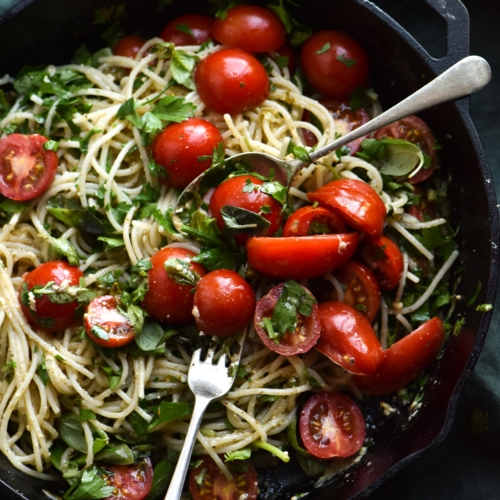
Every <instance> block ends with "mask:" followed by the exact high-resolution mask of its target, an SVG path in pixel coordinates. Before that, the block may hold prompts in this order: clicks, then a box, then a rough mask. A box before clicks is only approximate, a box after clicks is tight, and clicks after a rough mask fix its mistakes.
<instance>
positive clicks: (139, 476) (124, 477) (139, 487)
mask: <svg viewBox="0 0 500 500" xmlns="http://www.w3.org/2000/svg"><path fill="white" fill-rule="evenodd" d="M102 468H103V470H104V471H105V472H106V476H105V481H106V482H107V483H108V484H109V485H110V486H113V487H114V488H115V491H114V492H113V496H111V497H108V498H107V499H106V500H121V499H123V498H125V499H128V500H144V498H146V497H147V496H148V493H149V491H150V490H151V485H152V484H153V466H152V464H151V459H150V458H145V459H143V460H142V461H141V462H139V463H138V464H132V465H106V466H103V467H102Z"/></svg>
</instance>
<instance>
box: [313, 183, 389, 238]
mask: <svg viewBox="0 0 500 500" xmlns="http://www.w3.org/2000/svg"><path fill="white" fill-rule="evenodd" d="M307 197H308V198H309V199H310V200H311V201H317V202H318V203H319V204H320V205H322V206H325V207H327V208H330V209H332V210H334V211H335V212H336V213H337V214H338V215H339V217H340V218H341V219H342V220H343V221H344V222H345V223H346V224H347V225H348V226H351V227H353V228H355V229H357V230H358V231H361V232H363V233H367V234H369V235H371V236H380V235H381V234H382V230H383V228H384V221H385V216H386V215H387V211H386V209H385V205H384V202H383V201H382V198H380V196H379V195H378V194H377V192H376V191H375V190H374V189H373V188H372V187H371V186H370V185H369V184H366V182H363V181H358V180H355V179H340V180H338V181H332V182H329V183H328V184H325V185H324V186H322V187H320V188H319V189H316V191H312V192H311V193H308V195H307Z"/></svg>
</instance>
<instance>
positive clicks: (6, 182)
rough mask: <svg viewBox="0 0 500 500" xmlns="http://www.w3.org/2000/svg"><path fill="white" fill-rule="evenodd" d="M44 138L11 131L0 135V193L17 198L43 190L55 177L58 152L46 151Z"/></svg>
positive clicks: (22, 199) (27, 198)
mask: <svg viewBox="0 0 500 500" xmlns="http://www.w3.org/2000/svg"><path fill="white" fill-rule="evenodd" d="M47 140H48V139H47V138H45V137H43V136H41V135H38V134H32V135H22V134H11V135H8V136H7V137H4V138H3V139H0V193H1V194H3V195H4V196H6V197H7V198H10V199H11V200H16V201H27V200H32V199H33V198H36V197H37V196H40V195H41V194H43V193H44V192H45V191H46V190H47V188H48V187H49V185H50V184H51V183H52V181H53V180H54V177H55V176H56V171H57V163H58V159H57V154H56V153H54V151H45V150H44V148H43V145H44V144H45V143H46V142H47Z"/></svg>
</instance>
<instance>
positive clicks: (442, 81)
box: [297, 56, 491, 168]
mask: <svg viewBox="0 0 500 500" xmlns="http://www.w3.org/2000/svg"><path fill="white" fill-rule="evenodd" d="M490 80H491V68H490V65H489V64H488V62H487V61H486V60H484V59H483V58H482V57H479V56H469V57H466V58H464V59H462V60H461V61H459V62H457V63H456V64H454V65H453V66H451V68H449V69H447V70H446V71H445V72H444V73H442V74H441V75H439V76H438V77H436V78H435V79H434V80H432V81H431V82H429V83H428V84H427V85H425V86H424V87H422V88H421V89H419V90H417V91H416V92H414V93H413V94H412V95H411V96H409V97H407V98H406V99H404V100H403V101H401V102H400V103H399V104H396V105H395V106H393V107H392V108H390V109H388V110H387V111H385V112H384V113H382V114H380V115H378V116H377V117H375V118H373V120H370V121H369V122H367V123H365V124H364V125H361V127H359V128H357V129H355V130H353V131H352V132H349V133H348V134H346V135H344V136H342V137H341V138H339V139H337V140H335V141H333V142H331V143H330V144H327V145H326V146H323V147H322V148H319V149H317V150H316V151H314V152H312V153H310V157H311V159H312V160H313V161H315V160H318V159H319V158H322V157H323V156H326V155H327V154H328V153H331V152H332V151H334V150H335V149H338V148H340V147H342V146H344V145H346V144H348V143H349V142H351V141H353V140H355V139H358V138H360V137H362V136H364V135H367V134H370V133H371V132H374V131H375V130H378V129H379V128H382V127H385V126H386V125H389V124H390V123H393V122H395V121H397V120H401V119H402V118H405V117H407V116H409V115H413V114H415V113H418V112H419V111H422V110H424V109H428V108H431V107H432V106H436V105H438V104H442V103H443V102H447V101H452V100H454V99H458V98H459V97H464V96H466V95H469V94H472V93H473V92H476V91H478V90H481V89H482V88H483V87H484V86H485V85H486V84H487V83H488V82H489V81H490ZM297 163H298V162H297ZM302 165H303V164H302V162H301V166H302ZM297 166H298V165H297ZM299 168H300V167H299Z"/></svg>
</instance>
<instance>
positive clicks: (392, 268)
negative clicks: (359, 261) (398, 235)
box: [362, 236, 404, 292]
mask: <svg viewBox="0 0 500 500" xmlns="http://www.w3.org/2000/svg"><path fill="white" fill-rule="evenodd" d="M362 249H363V250H362V252H363V258H364V259H365V261H366V263H367V264H368V265H369V266H370V268H371V269H372V270H373V272H374V273H375V276H376V277H377V280H378V282H379V284H380V289H381V290H383V291H384V292H387V291H389V290H392V289H393V288H396V287H397V286H398V283H399V280H400V279H401V276H402V274H403V271H404V262H403V256H402V255H401V251H400V250H399V248H398V247H397V245H396V244H395V243H394V242H393V241H392V240H390V239H389V238H387V236H380V237H379V238H365V240H364V241H363V244H362Z"/></svg>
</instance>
